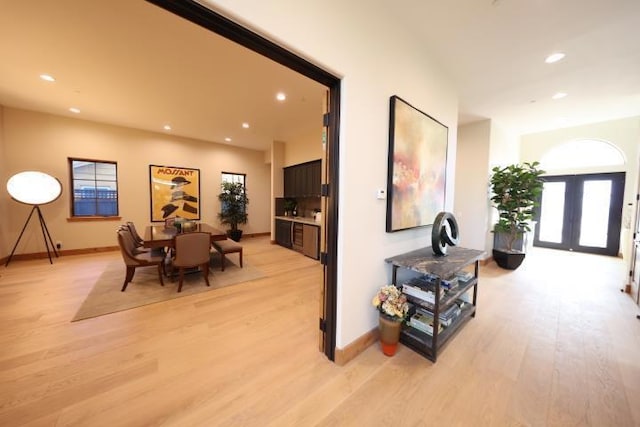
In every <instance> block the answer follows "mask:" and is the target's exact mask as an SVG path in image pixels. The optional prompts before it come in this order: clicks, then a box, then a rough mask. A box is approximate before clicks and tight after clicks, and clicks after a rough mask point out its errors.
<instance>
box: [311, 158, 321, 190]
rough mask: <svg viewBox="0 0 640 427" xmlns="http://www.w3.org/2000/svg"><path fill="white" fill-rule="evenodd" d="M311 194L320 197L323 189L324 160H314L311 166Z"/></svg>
mask: <svg viewBox="0 0 640 427" xmlns="http://www.w3.org/2000/svg"><path fill="white" fill-rule="evenodd" d="M310 172H311V173H310V175H311V178H310V180H309V181H310V186H311V188H310V195H311V196H314V197H320V193H321V190H322V188H321V187H322V161H320V160H318V161H317V162H313V163H312V164H311V168H310Z"/></svg>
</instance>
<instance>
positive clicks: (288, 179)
mask: <svg viewBox="0 0 640 427" xmlns="http://www.w3.org/2000/svg"><path fill="white" fill-rule="evenodd" d="M294 172H295V171H294V168H293V167H291V166H289V167H286V168H284V197H295V193H294V191H295V188H294V187H295V176H294Z"/></svg>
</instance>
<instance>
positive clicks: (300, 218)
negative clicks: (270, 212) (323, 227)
mask: <svg viewBox="0 0 640 427" xmlns="http://www.w3.org/2000/svg"><path fill="white" fill-rule="evenodd" d="M276 219H282V220H285V221H291V222H300V223H302V224H308V225H315V226H317V227H320V223H319V222H316V221H314V219H313V218H312V217H306V216H276Z"/></svg>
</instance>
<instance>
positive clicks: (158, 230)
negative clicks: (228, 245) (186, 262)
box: [143, 222, 227, 249]
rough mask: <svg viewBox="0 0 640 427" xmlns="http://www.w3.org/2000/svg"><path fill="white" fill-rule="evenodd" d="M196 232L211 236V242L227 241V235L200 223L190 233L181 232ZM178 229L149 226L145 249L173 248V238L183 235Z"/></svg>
mask: <svg viewBox="0 0 640 427" xmlns="http://www.w3.org/2000/svg"><path fill="white" fill-rule="evenodd" d="M196 231H202V232H205V233H209V234H211V242H215V241H217V240H225V239H226V238H227V234H226V233H225V232H224V231H221V230H218V229H217V228H214V227H212V226H211V225H209V224H206V223H203V222H199V223H196V224H193V226H192V227H190V228H189V230H188V231H186V230H185V231H181V232H182V233H191V232H196ZM181 232H179V231H178V229H177V228H176V227H166V226H165V225H164V224H160V225H148V226H147V227H146V228H145V230H144V243H143V246H144V247H145V248H151V249H157V248H172V247H173V238H174V237H175V236H176V234H179V233H181Z"/></svg>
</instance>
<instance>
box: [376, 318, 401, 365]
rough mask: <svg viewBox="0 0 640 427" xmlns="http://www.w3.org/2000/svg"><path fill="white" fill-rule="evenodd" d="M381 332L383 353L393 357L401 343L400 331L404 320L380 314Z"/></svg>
mask: <svg viewBox="0 0 640 427" xmlns="http://www.w3.org/2000/svg"><path fill="white" fill-rule="evenodd" d="M379 319H380V322H379V326H378V328H379V331H380V345H381V347H382V352H383V353H384V354H385V355H387V356H393V355H394V354H396V350H397V349H398V342H399V341H400V331H401V329H402V320H399V319H395V318H393V317H391V316H387V315H386V314H382V313H380V318H379Z"/></svg>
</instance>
